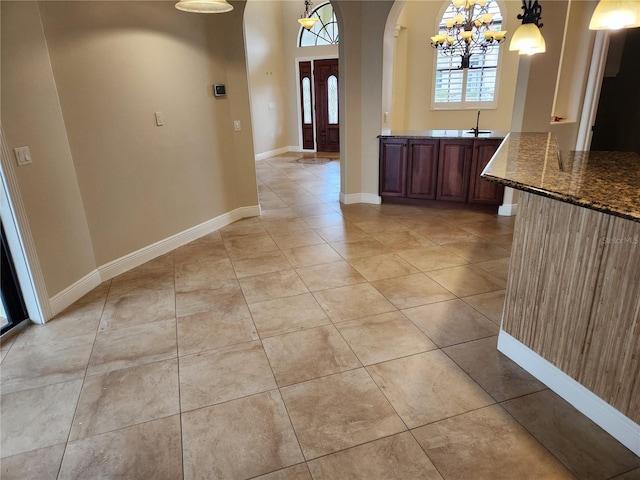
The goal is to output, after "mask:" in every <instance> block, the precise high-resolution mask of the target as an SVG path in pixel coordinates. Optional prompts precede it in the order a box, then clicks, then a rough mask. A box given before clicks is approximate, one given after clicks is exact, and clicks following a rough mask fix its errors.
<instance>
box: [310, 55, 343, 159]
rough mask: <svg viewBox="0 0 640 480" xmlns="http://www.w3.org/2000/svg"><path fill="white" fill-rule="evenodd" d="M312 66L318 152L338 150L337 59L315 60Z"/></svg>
mask: <svg viewBox="0 0 640 480" xmlns="http://www.w3.org/2000/svg"><path fill="white" fill-rule="evenodd" d="M313 68H314V72H313V76H314V90H315V97H316V98H315V100H316V140H317V148H318V151H319V152H339V151H340V123H339V120H338V59H337V58H332V59H329V60H315V61H314V62H313Z"/></svg>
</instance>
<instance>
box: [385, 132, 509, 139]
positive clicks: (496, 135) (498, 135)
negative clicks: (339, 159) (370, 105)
mask: <svg viewBox="0 0 640 480" xmlns="http://www.w3.org/2000/svg"><path fill="white" fill-rule="evenodd" d="M480 132H481V133H480V134H479V135H478V136H477V137H476V136H475V135H474V134H473V132H472V131H470V130H392V131H391V133H390V134H387V135H379V138H426V139H438V140H439V139H446V138H471V139H473V138H479V139H487V140H489V139H500V140H501V139H503V138H504V137H506V136H507V132H500V131H497V130H480Z"/></svg>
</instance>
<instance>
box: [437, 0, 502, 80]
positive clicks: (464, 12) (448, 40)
mask: <svg viewBox="0 0 640 480" xmlns="http://www.w3.org/2000/svg"><path fill="white" fill-rule="evenodd" d="M491 2H492V0H451V3H452V5H453V17H452V18H449V19H447V20H445V22H444V23H442V24H440V30H439V33H438V34H437V35H434V36H433V37H431V46H432V47H433V48H435V49H437V50H439V51H441V52H442V53H444V54H445V55H451V56H459V57H461V59H462V62H461V64H460V68H469V65H470V59H471V55H473V54H474V53H487V52H488V51H489V50H491V49H492V48H493V47H494V46H497V45H498V44H499V43H502V42H504V40H505V35H506V34H507V32H506V31H504V30H497V28H498V27H497V26H495V25H494V20H493V17H494V16H495V14H494V13H489V8H490V5H491ZM449 8H452V7H451V6H449Z"/></svg>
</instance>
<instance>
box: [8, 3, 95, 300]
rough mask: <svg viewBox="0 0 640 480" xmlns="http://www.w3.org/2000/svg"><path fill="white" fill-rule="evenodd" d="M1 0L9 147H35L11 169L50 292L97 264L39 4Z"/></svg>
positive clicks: (60, 288) (70, 282) (57, 290)
mask: <svg viewBox="0 0 640 480" xmlns="http://www.w3.org/2000/svg"><path fill="white" fill-rule="evenodd" d="M0 6H1V8H2V15H1V18H2V39H1V45H2V52H1V54H2V55H1V58H2V98H1V101H2V103H1V105H2V110H1V119H2V126H3V129H4V132H5V135H6V138H7V142H8V145H9V147H10V150H13V148H15V147H19V146H28V147H29V148H30V150H31V157H32V159H33V163H32V164H31V165H27V166H24V167H14V169H15V173H16V176H17V179H18V182H19V186H20V191H21V194H22V195H21V196H22V202H23V204H24V208H25V210H26V214H27V216H28V219H29V227H30V231H31V235H32V237H33V240H34V244H35V248H36V251H37V254H38V259H39V262H40V269H41V271H42V274H43V277H44V282H45V285H46V289H47V292H48V294H49V296H53V295H54V294H56V293H58V292H60V291H61V290H63V289H64V288H66V287H68V286H69V285H71V284H72V283H74V282H75V281H77V280H78V279H79V278H82V277H83V276H85V275H87V274H88V273H89V272H91V271H92V270H94V269H95V268H96V263H95V260H94V256H93V249H92V245H91V238H90V234H89V227H88V225H87V220H86V217H85V212H84V207H83V201H82V197H81V195H80V189H79V188H78V180H77V177H76V171H75V167H74V163H73V158H72V155H71V149H70V147H69V142H68V140H67V133H66V130H65V124H64V119H63V115H62V109H61V107H60V103H59V101H58V96H57V93H56V83H55V79H54V76H53V72H52V70H51V64H50V62H49V54H48V52H47V45H46V41H45V37H44V33H43V30H42V25H41V22H40V14H39V11H38V5H37V4H36V3H35V2H5V1H3V2H2V3H1V4H0ZM11 153H12V154H13V152H11ZM13 160H14V159H13V157H12V159H11V161H12V162H13ZM13 165H15V163H13Z"/></svg>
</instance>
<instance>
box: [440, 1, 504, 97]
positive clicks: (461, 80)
mask: <svg viewBox="0 0 640 480" xmlns="http://www.w3.org/2000/svg"><path fill="white" fill-rule="evenodd" d="M488 8H489V10H488V11H489V13H493V14H494V17H493V22H492V23H491V30H496V31H500V30H502V15H501V13H500V7H499V6H498V2H497V1H495V0H491V1H490V4H488ZM455 13H456V12H455V9H454V7H453V4H449V7H447V9H446V10H445V12H444V15H443V16H442V19H441V21H440V24H439V32H438V33H442V34H444V33H446V29H445V22H446V21H447V20H450V19H452V18H453V16H454V15H455ZM499 57H500V47H499V46H494V47H492V48H489V49H488V50H487V51H486V52H484V53H483V52H482V51H478V52H476V53H473V54H472V55H471V58H470V65H469V68H468V69H462V68H461V62H462V58H461V57H460V56H451V55H447V54H445V53H443V52H442V51H441V50H436V62H435V63H436V65H435V79H434V93H433V100H432V107H433V108H434V109H460V108H474V109H475V108H495V107H496V106H497V90H496V88H497V78H498V60H499Z"/></svg>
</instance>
